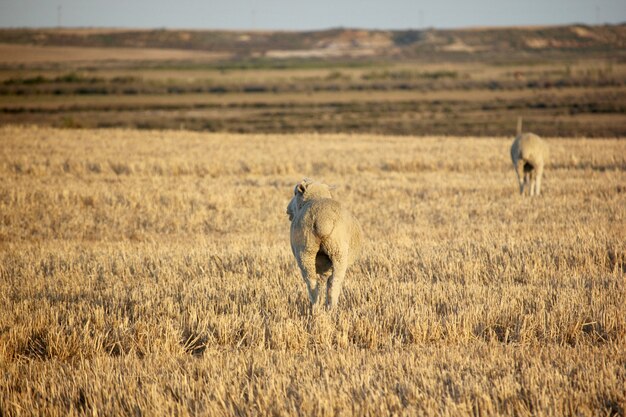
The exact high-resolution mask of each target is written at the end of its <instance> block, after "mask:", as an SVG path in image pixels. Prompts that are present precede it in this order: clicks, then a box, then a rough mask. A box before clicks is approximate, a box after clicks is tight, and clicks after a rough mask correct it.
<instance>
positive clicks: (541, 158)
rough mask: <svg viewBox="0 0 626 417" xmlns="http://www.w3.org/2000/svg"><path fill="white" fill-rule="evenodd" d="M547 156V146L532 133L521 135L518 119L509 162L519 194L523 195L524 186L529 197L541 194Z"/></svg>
mask: <svg viewBox="0 0 626 417" xmlns="http://www.w3.org/2000/svg"><path fill="white" fill-rule="evenodd" d="M548 156H549V150H548V144H547V143H546V142H545V141H544V140H543V139H541V138H540V137H539V136H537V135H535V134H533V133H522V121H521V118H520V119H518V122H517V136H516V138H515V140H514V141H513V144H512V145H511V160H512V162H513V167H514V169H515V173H516V174H517V181H518V182H519V191H520V194H524V188H526V186H528V187H529V193H530V195H531V196H533V195H539V194H540V193H541V177H542V175H543V168H544V166H545V164H546V162H547V161H548Z"/></svg>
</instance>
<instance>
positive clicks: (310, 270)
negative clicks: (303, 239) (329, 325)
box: [298, 251, 319, 306]
mask: <svg viewBox="0 0 626 417" xmlns="http://www.w3.org/2000/svg"><path fill="white" fill-rule="evenodd" d="M312 253H313V255H311V251H306V252H304V253H301V254H300V257H299V259H298V264H299V266H300V271H301V272H302V278H303V279H304V282H305V283H306V288H307V292H308V294H309V301H310V302H311V306H313V305H315V304H317V300H318V296H319V284H318V282H317V272H316V271H315V255H316V254H317V251H313V252H312Z"/></svg>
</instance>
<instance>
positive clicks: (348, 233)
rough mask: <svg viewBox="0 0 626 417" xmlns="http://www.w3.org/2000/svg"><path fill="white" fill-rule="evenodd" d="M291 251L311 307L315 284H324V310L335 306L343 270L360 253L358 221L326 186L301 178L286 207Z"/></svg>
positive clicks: (316, 295) (315, 290)
mask: <svg viewBox="0 0 626 417" xmlns="http://www.w3.org/2000/svg"><path fill="white" fill-rule="evenodd" d="M287 214H288V215H289V220H291V250H292V251H293V254H294V256H295V257H296V261H297V262H298V266H299V267H300V271H301V272H302V278H304V282H305V283H306V285H307V290H308V293H309V301H310V302H311V306H312V307H313V306H315V305H316V304H317V301H318V296H319V284H318V280H320V281H321V282H324V281H326V307H327V308H331V307H335V306H336V305H337V302H338V300H339V294H340V293H341V287H342V285H343V279H344V277H345V274H346V270H347V269H348V267H349V266H350V265H352V264H353V263H354V261H355V260H356V259H357V258H358V256H359V254H360V252H361V241H362V238H363V237H362V236H363V232H362V230H361V226H360V225H359V222H358V221H357V220H356V219H355V218H354V217H353V216H352V214H350V213H349V212H348V210H346V209H345V208H344V207H343V206H342V205H341V204H340V203H339V202H338V201H337V200H334V199H333V198H332V196H331V193H330V188H329V186H328V185H326V184H323V183H320V182H315V181H312V180H309V179H304V180H303V181H302V182H301V183H299V184H298V185H296V186H295V188H294V196H293V198H292V199H291V201H290V202H289V205H288V206H287Z"/></svg>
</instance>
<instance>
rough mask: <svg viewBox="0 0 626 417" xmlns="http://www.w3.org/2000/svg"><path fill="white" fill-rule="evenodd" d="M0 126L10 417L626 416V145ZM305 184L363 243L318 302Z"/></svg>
mask: <svg viewBox="0 0 626 417" xmlns="http://www.w3.org/2000/svg"><path fill="white" fill-rule="evenodd" d="M511 140H512V138H484V139H479V138H463V139H460V138H442V137H425V138H415V137H402V138H399V137H383V136H365V135H363V136H349V135H336V136H326V135H325V136H320V135H314V134H310V135H306V134H300V135H293V136H286V135H285V136H262V135H247V136H244V135H229V134H199V133H190V132H157V131H147V132H146V131H144V132H137V131H129V130H74V131H68V130H54V129H48V128H45V129H43V128H23V127H2V128H0V177H1V178H2V179H3V181H2V182H1V183H0V415H2V416H4V415H6V416H22V415H51V416H66V415H70V416H72V415H103V416H109V415H133V416H135V415H146V416H148V415H151V416H152V415H180V416H188V415H189V416H203V415H210V416H213V415H307V416H309V415H315V416H326V415H449V416H464V415H480V416H485V415H518V416H526V415H528V416H530V415H532V416H538V415H539V416H541V415H554V416H560V415H582V416H588V415H589V416H592V415H597V416H601V415H622V416H623V415H624V409H625V408H626V390H625V384H626V288H625V282H624V278H625V272H626V266H625V243H624V242H625V237H626V232H625V229H626V217H625V214H626V213H625V211H626V209H625V207H626V194H625V191H626V142H625V141H623V140H585V139H550V138H548V141H549V143H550V146H551V156H552V160H551V163H550V164H549V166H548V167H547V169H546V176H547V178H545V180H544V189H543V191H544V195H543V196H542V197H541V198H537V199H533V200H531V199H528V198H527V199H522V198H521V197H520V196H518V195H517V184H516V181H515V174H514V172H513V168H512V166H511V163H510V161H509V157H508V149H509V146H510V142H511ZM304 176H310V177H314V178H317V179H320V180H324V181H326V182H328V183H333V184H337V185H338V186H339V189H338V194H339V197H340V198H341V199H342V200H343V201H344V202H345V203H346V204H350V205H351V211H352V212H353V213H354V214H355V215H356V216H357V217H358V218H359V219H360V221H361V223H362V225H363V228H364V230H365V233H366V236H367V243H366V245H365V248H364V256H363V258H362V259H361V260H360V261H359V262H358V263H357V264H356V265H355V266H354V267H353V268H352V269H351V270H349V272H348V276H347V278H346V284H345V286H344V291H343V294H342V298H341V299H340V306H339V309H338V310H337V311H336V312H333V313H326V312H320V313H319V314H317V315H314V316H311V315H309V314H308V301H307V297H306V291H305V288H304V284H303V283H302V282H301V278H300V274H299V272H298V270H297V267H296V265H295V262H294V260H293V256H292V255H291V253H290V249H289V243H288V242H289V238H288V233H289V232H288V229H289V222H288V219H287V216H286V214H285V208H286V205H287V203H288V201H289V199H290V198H291V192H292V186H293V184H294V183H295V182H296V181H298V180H300V179H301V178H302V177H304Z"/></svg>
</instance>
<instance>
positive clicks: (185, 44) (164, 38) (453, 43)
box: [0, 24, 626, 59]
mask: <svg viewBox="0 0 626 417" xmlns="http://www.w3.org/2000/svg"><path fill="white" fill-rule="evenodd" d="M0 43H5V44H6V43H10V44H29V45H39V46H77V47H125V48H157V49H161V48H162V49H179V50H193V51H209V52H219V53H228V54H230V56H231V57H234V58H245V57H248V58H257V57H268V58H332V57H383V58H384V57H389V58H393V57H405V58H422V57H423V58H456V59H463V58H467V57H472V56H493V57H498V56H510V55H511V54H515V55H517V56H519V57H523V56H533V55H545V56H550V55H552V54H557V55H559V56H563V55H568V54H580V53H590V54H606V53H611V54H616V55H619V56H622V55H626V52H624V51H625V50H626V24H621V25H604V26H586V25H570V26H550V27H502V28H470V29H456V30H441V29H425V30H400V31H381V30H360V29H344V28H337V29H329V30H321V31H309V32H289V31H211V30H169V29H155V30H130V29H63V28H60V29H1V30H0Z"/></svg>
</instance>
